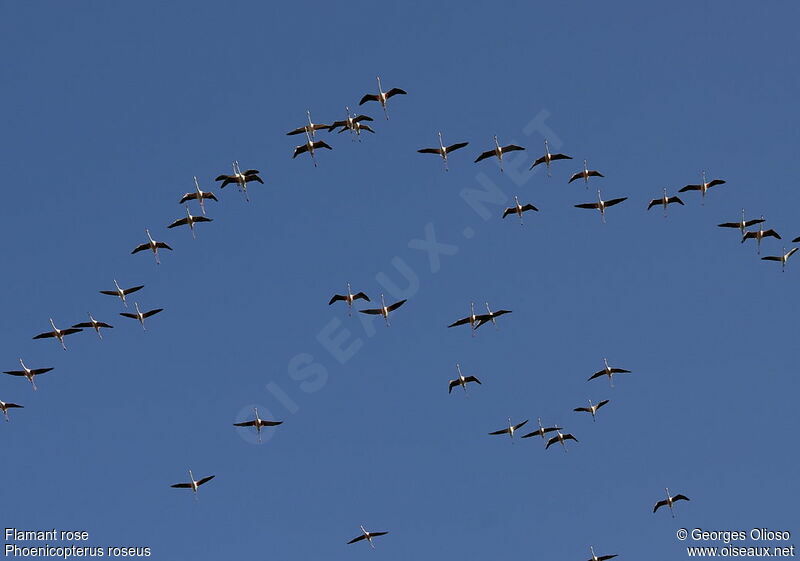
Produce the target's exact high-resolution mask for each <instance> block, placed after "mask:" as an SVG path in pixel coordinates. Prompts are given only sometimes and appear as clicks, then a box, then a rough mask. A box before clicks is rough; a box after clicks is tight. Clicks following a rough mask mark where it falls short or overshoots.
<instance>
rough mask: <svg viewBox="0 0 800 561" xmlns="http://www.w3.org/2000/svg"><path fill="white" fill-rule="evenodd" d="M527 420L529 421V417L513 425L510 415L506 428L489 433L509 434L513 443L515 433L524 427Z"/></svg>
mask: <svg viewBox="0 0 800 561" xmlns="http://www.w3.org/2000/svg"><path fill="white" fill-rule="evenodd" d="M527 422H528V419H525V420H524V421H522V422H521V423H519V424H518V425H512V424H511V417H509V418H508V427H506V428H504V429H500V430H496V431H494V432H490V433H489V434H490V435H497V434H507V435H508V436H509V437H511V443H512V444H513V443H514V433H515V432H516V431H518V430H519V429H520V428H522V427H524V426H525V423H527Z"/></svg>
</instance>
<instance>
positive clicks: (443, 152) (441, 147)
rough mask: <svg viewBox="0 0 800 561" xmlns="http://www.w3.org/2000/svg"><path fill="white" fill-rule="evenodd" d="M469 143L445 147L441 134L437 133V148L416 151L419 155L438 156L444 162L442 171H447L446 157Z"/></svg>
mask: <svg viewBox="0 0 800 561" xmlns="http://www.w3.org/2000/svg"><path fill="white" fill-rule="evenodd" d="M468 144H469V142H457V143H455V144H451V145H450V146H445V145H444V141H443V140H442V133H441V131H439V147H438V148H422V149H420V150H417V152H419V153H420V154H438V155H439V156H441V158H442V161H443V162H444V171H448V168H447V155H448V154H450V152H455V151H456V150H458V149H459V148H464V146H467V145H468Z"/></svg>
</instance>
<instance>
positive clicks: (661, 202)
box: [647, 188, 686, 218]
mask: <svg viewBox="0 0 800 561" xmlns="http://www.w3.org/2000/svg"><path fill="white" fill-rule="evenodd" d="M673 203H678V204H679V205H683V206H686V205H684V203H683V201H682V200H681V199H680V197H678V196H674V197H668V196H667V189H666V188H664V196H663V197H661V198H659V199H653V200H652V201H650V204H649V205H647V210H650V209H651V208H653V207H654V206H657V205H661V206H662V207H664V218H666V217H667V205H669V204H673Z"/></svg>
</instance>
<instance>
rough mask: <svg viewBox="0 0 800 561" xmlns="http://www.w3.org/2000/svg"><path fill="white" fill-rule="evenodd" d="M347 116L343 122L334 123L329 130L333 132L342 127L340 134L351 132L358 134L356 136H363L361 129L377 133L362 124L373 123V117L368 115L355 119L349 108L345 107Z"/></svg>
mask: <svg viewBox="0 0 800 561" xmlns="http://www.w3.org/2000/svg"><path fill="white" fill-rule="evenodd" d="M345 114H346V117H345V119H344V120H343V121H334V122H333V123H332V124H331V126H330V127H328V130H329V131H333V130H334V129H336V128H339V127H341V130H340V131H339V132H340V133H342V132H344V131H346V130H349V131H351V132H354V133H356V136H361V129H364V130H365V131H369V132H371V133H373V134H374V133H375V131H374V130H372V129H371V128H370V127H369V126H367V125H362V124H361V122H362V121H372V120H373V119H372V117H369V116H367V115H356V116H355V117H353V116H352V115H351V114H350V108H349V107H345Z"/></svg>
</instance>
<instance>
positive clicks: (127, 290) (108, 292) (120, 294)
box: [100, 279, 144, 308]
mask: <svg viewBox="0 0 800 561" xmlns="http://www.w3.org/2000/svg"><path fill="white" fill-rule="evenodd" d="M114 286H116V287H117V289H116V290H101V291H100V294H106V295H108V296H117V297H118V298H119V299H120V300H122V303H123V304H124V305H125V307H126V308H127V307H128V303H127V302H126V301H125V297H126V296H127V295H128V294H130V293H132V292H136V291H137V290H141V289H143V288H144V285H143V284H142V285H140V286H132V287H131V288H125V289H122V288H120V287H119V284H118V283H117V279H114Z"/></svg>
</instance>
